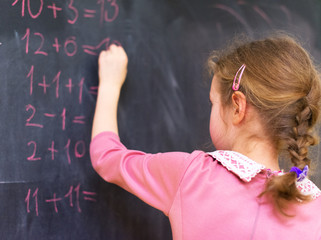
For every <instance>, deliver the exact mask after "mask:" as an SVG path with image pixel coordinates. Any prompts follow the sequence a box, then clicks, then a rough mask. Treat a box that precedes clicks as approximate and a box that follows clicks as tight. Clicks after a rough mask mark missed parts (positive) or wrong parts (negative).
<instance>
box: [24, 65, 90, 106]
mask: <svg viewBox="0 0 321 240" xmlns="http://www.w3.org/2000/svg"><path fill="white" fill-rule="evenodd" d="M39 75H40V76H35V66H34V65H32V66H31V67H30V70H29V72H28V73H27V75H26V79H27V80H28V81H29V95H30V96H32V95H33V94H34V91H35V90H36V89H35V88H37V89H38V90H40V91H41V92H42V93H43V95H46V94H47V93H48V91H53V92H54V95H55V97H56V99H58V98H59V97H60V95H61V92H62V91H64V92H63V93H67V94H69V95H71V94H72V93H73V90H74V91H77V99H78V103H79V104H82V102H83V91H84V84H85V78H84V77H81V78H80V79H79V80H78V81H77V80H74V79H72V78H71V77H65V78H63V79H61V78H62V77H61V75H62V71H61V70H58V71H57V73H56V74H55V75H54V76H53V77H51V78H48V77H47V76H46V75H42V76H41V74H39ZM89 93H91V91H89Z"/></svg>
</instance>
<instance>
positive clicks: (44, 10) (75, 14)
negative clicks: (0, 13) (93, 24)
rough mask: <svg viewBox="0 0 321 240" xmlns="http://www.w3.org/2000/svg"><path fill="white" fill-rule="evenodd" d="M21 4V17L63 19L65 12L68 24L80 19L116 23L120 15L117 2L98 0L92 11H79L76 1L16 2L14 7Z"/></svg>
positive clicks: (19, 0) (85, 9) (20, 0)
mask: <svg viewBox="0 0 321 240" xmlns="http://www.w3.org/2000/svg"><path fill="white" fill-rule="evenodd" d="M20 4H21V17H25V16H26V15H29V17H31V18H32V19H37V18H39V17H40V16H42V15H44V16H45V17H48V18H52V19H54V20H55V19H59V18H62V17H63V15H64V12H68V14H67V15H68V18H67V22H68V23H69V24H76V23H77V21H78V19H79V17H83V18H84V19H93V20H94V19H97V21H98V22H99V23H100V25H102V24H103V23H111V22H114V21H115V20H116V19H117V17H118V15H119V5H118V3H117V0H98V1H97V2H96V5H95V6H93V8H92V9H89V8H84V9H79V7H77V6H76V4H75V1H74V0H68V1H67V4H64V3H61V1H59V2H58V1H57V2H51V3H47V2H46V1H44V0H32V1H31V0H14V1H13V2H12V4H11V6H12V7H19V5H20Z"/></svg>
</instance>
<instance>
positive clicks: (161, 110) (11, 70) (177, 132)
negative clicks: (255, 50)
mask: <svg viewBox="0 0 321 240" xmlns="http://www.w3.org/2000/svg"><path fill="white" fill-rule="evenodd" d="M320 5H321V3H320V1H312V0H305V1H302V0H272V1H266V0H259V1H251V0H239V1H236V0H235V1H226V0H224V1H223V0H222V1H216V0H211V1H209V0H202V1H199V0H198V1H195V0H185V1H183V0H158V1H156V0H97V1H92V0H81V1H80V0H65V1H62V0H32V1H31V0H11V1H10V0H4V1H1V3H0V56H1V58H0V73H1V75H0V104H1V108H0V118H1V124H0V133H1V140H0V154H1V155H0V156H1V157H0V216H1V221H0V239H111V240H113V239H126V240H130V239H139V240H143V239H171V230H170V226H169V223H168V219H167V218H166V217H165V216H164V215H163V214H162V213H160V212H158V211H156V210H155V209H153V208H151V207H149V206H147V205H146V204H144V203H142V202H141V201H140V200H138V199H137V198H136V197H134V196H132V195H130V194H128V193H127V192H125V191H124V190H122V189H120V188H118V187H117V186H114V185H112V184H109V183H106V182H104V181H103V180H101V179H100V177H99V176H98V175H97V174H96V173H95V172H94V170H93V169H92V167H91V163H90V158H89V144H90V134H91V123H92V117H93V111H94V106H95V101H96V95H97V83H98V81H97V58H98V54H99V52H100V51H101V50H103V49H106V48H107V47H108V46H109V45H110V44H111V43H116V44H121V45H123V46H124V48H125V49H126V51H127V53H128V56H129V70H128V79H127V82H126V84H125V86H124V89H123V92H122V97H121V101H120V107H119V127H120V135H121V139H122V140H123V142H124V143H125V144H126V146H127V147H129V148H135V149H139V150H143V151H147V152H152V153H153V152H162V151H172V150H176V151H187V152H191V151H192V150H194V149H199V148H203V147H205V146H207V145H208V143H209V142H210V141H209V139H210V138H209V135H208V129H207V124H208V116H209V105H208V89H209V85H206V84H204V83H205V82H206V80H208V79H207V78H206V77H204V74H203V63H204V61H205V59H206V57H207V55H208V53H209V51H210V50H213V49H218V48H221V47H222V46H223V45H224V44H225V43H226V41H228V40H230V39H231V38H233V37H234V35H235V34H236V33H245V34H246V35H250V36H252V37H254V38H255V37H258V36H259V35H260V34H261V33H262V32H266V31H271V30H274V29H282V30H286V31H288V32H290V33H294V34H296V35H297V36H299V37H300V38H301V39H302V40H303V43H304V44H305V47H306V48H307V49H308V50H309V51H310V52H311V54H312V55H313V56H314V57H315V59H316V60H317V61H318V62H320V59H321V58H320V51H321V33H320V31H321V28H320V24H321V20H320V15H321V7H320ZM318 159H320V153H319V148H318V147H317V150H316V160H318ZM313 180H314V181H315V182H316V184H317V185H318V186H319V187H321V174H320V171H319V172H318V171H317V172H316V174H315V176H314V177H313ZM195 207H197V206H195Z"/></svg>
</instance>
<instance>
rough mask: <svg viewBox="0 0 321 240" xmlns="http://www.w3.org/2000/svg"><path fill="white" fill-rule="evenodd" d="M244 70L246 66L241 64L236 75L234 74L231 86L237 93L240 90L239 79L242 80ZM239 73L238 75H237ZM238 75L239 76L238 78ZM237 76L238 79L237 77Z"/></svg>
mask: <svg viewBox="0 0 321 240" xmlns="http://www.w3.org/2000/svg"><path fill="white" fill-rule="evenodd" d="M245 68H246V65H245V64H243V65H242V66H241V67H240V68H239V70H237V72H236V74H235V77H234V81H233V85H232V89H233V90H234V91H237V90H239V88H240V83H241V78H242V75H243V72H244V69H245ZM239 73H240V75H239ZM238 75H239V76H238ZM237 76H238V77H237ZM236 79H237V82H236Z"/></svg>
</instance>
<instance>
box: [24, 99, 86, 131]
mask: <svg viewBox="0 0 321 240" xmlns="http://www.w3.org/2000/svg"><path fill="white" fill-rule="evenodd" d="M26 112H28V114H29V115H27V119H26V123H25V126H26V127H36V128H44V124H41V123H39V122H36V120H34V118H35V116H36V117H37V119H39V118H40V117H39V115H40V116H42V118H41V120H42V121H45V120H47V119H52V120H53V121H52V123H53V124H58V125H59V126H60V128H61V130H63V131H65V130H66V128H67V124H68V127H69V128H70V127H71V126H73V125H75V124H85V123H86V121H85V116H83V115H78V116H75V115H71V114H69V111H67V109H66V108H62V110H61V111H59V112H57V110H52V111H51V112H47V111H46V112H44V110H42V112H40V113H37V109H36V107H34V106H33V105H31V104H28V105H27V106H26ZM36 113H37V115H36ZM67 116H68V118H67ZM41 120H37V121H41ZM67 120H69V121H68V123H67ZM47 122H48V121H47ZM50 126H52V124H51V125H50Z"/></svg>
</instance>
